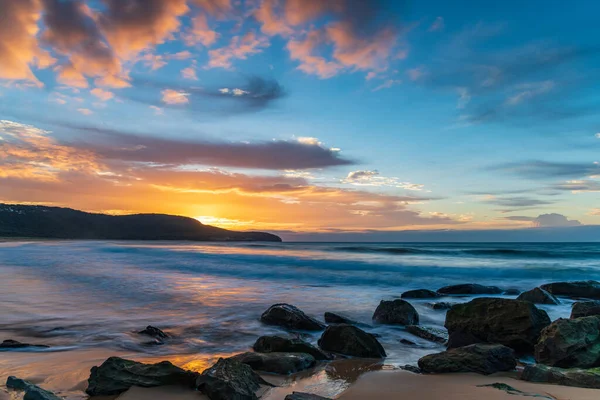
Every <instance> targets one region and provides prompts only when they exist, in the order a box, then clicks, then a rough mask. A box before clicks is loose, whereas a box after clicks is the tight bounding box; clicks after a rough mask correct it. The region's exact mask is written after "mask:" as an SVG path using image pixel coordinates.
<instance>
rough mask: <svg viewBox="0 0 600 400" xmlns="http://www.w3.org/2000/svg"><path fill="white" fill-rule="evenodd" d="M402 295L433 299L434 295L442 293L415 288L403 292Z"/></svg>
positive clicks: (404, 296) (411, 297) (403, 296)
mask: <svg viewBox="0 0 600 400" xmlns="http://www.w3.org/2000/svg"><path fill="white" fill-rule="evenodd" d="M400 297H402V298H403V299H432V298H434V297H440V294H439V293H436V292H434V291H433V290H428V289H415V290H409V291H407V292H404V293H402V295H401V296H400Z"/></svg>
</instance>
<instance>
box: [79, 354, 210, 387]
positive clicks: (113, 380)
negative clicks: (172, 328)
mask: <svg viewBox="0 0 600 400" xmlns="http://www.w3.org/2000/svg"><path fill="white" fill-rule="evenodd" d="M197 376H198V374H197V373H196V372H191V371H186V370H184V369H181V368H179V367H176V366H175V365H173V364H171V363H170V362H169V361H163V362H160V363H157V364H142V363H139V362H136V361H131V360H125V359H123V358H120V357H110V358H108V359H107V360H106V361H104V362H103V363H102V365H100V366H99V367H92V370H91V373H90V377H89V378H88V388H87V390H86V393H87V394H89V395H90V396H110V395H115V394H119V393H122V392H124V391H126V390H127V389H129V388H130V387H132V386H140V387H155V386H165V385H180V386H187V387H193V386H194V382H195V380H196V377H197Z"/></svg>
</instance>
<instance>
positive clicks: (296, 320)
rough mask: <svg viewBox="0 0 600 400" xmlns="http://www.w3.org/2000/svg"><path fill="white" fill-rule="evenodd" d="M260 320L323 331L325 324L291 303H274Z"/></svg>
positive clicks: (287, 326) (292, 327) (267, 322)
mask: <svg viewBox="0 0 600 400" xmlns="http://www.w3.org/2000/svg"><path fill="white" fill-rule="evenodd" d="M260 320H261V321H262V322H263V323H265V324H267V325H277V326H281V327H284V328H287V329H299V330H304V331H321V330H323V329H325V324H323V323H322V322H320V321H317V320H316V319H314V318H312V317H309V316H308V315H306V314H304V312H302V310H300V309H299V308H297V307H294V306H292V305H290V304H284V303H281V304H274V305H272V306H271V307H269V309H268V310H267V311H265V312H264V313H263V314H262V315H261V317H260Z"/></svg>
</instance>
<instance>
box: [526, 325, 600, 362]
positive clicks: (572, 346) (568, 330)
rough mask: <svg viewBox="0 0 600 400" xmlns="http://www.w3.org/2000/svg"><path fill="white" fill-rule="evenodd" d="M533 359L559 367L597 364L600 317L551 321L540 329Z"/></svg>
mask: <svg viewBox="0 0 600 400" xmlns="http://www.w3.org/2000/svg"><path fill="white" fill-rule="evenodd" d="M535 360H536V361H537V362H538V363H542V364H546V365H549V366H551V367H560V368H573V367H578V368H592V367H598V366H600V317H599V316H591V317H582V318H576V319H563V318H561V319H559V320H556V321H554V322H553V323H552V324H551V325H550V326H548V327H547V328H545V329H544V330H543V331H542V334H541V337H540V340H539V342H538V343H537V344H536V346H535Z"/></svg>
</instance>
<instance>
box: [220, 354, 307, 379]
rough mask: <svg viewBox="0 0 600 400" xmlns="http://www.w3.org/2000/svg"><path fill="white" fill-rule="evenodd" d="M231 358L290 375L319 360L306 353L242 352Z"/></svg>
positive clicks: (254, 366) (264, 370)
mask: <svg viewBox="0 0 600 400" xmlns="http://www.w3.org/2000/svg"><path fill="white" fill-rule="evenodd" d="M230 359H232V360H235V361H239V362H241V363H242V364H246V365H249V366H250V367H251V368H252V369H253V370H255V371H263V372H271V373H274V374H279V375H289V374H294V373H296V372H300V371H304V370H305V369H309V368H312V367H314V366H315V364H316V363H317V361H316V360H315V358H314V357H313V356H311V355H310V354H306V353H251V352H248V353H242V354H238V355H236V356H233V357H231V358H230Z"/></svg>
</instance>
